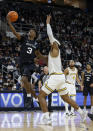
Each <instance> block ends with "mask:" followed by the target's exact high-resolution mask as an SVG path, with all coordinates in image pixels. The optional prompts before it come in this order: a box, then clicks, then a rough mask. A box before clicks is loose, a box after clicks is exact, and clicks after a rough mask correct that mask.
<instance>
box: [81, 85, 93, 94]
mask: <svg viewBox="0 0 93 131" xmlns="http://www.w3.org/2000/svg"><path fill="white" fill-rule="evenodd" d="M88 94H89V95H90V96H93V88H91V87H90V86H88V85H85V86H84V89H83V96H88Z"/></svg>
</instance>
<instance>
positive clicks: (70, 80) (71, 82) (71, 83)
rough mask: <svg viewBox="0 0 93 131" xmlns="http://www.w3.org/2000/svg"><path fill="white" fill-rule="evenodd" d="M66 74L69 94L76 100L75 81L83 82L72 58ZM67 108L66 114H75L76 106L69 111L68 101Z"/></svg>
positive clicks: (65, 71)
mask: <svg viewBox="0 0 93 131" xmlns="http://www.w3.org/2000/svg"><path fill="white" fill-rule="evenodd" d="M64 74H65V76H66V87H67V90H68V92H69V96H70V97H71V98H72V99H73V100H74V101H76V87H75V83H76V81H77V82H78V83H79V85H81V82H80V80H79V78H78V70H77V68H76V67H75V62H74V61H73V60H70V62H69V67H68V68H66V69H65V70H64ZM65 110H66V115H67V116H69V115H72V116H75V113H74V108H73V107H71V112H70V113H69V110H68V103H65Z"/></svg>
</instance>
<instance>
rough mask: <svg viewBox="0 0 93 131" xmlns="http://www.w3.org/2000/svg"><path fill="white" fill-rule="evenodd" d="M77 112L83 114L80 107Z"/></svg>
mask: <svg viewBox="0 0 93 131" xmlns="http://www.w3.org/2000/svg"><path fill="white" fill-rule="evenodd" d="M77 112H78V113H79V114H80V115H82V114H83V110H82V109H81V108H80V107H79V109H78V110H77Z"/></svg>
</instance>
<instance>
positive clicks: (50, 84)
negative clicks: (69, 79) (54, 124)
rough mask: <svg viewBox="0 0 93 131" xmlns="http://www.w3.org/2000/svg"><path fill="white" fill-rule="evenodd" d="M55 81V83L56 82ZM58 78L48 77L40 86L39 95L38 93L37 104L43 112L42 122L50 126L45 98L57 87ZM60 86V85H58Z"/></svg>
mask: <svg viewBox="0 0 93 131" xmlns="http://www.w3.org/2000/svg"><path fill="white" fill-rule="evenodd" d="M56 79H57V81H56ZM59 81H61V80H60V78H59V79H58V77H57V76H50V78H49V79H48V80H47V81H46V82H45V83H44V85H43V86H42V88H41V90H40V93H39V96H38V98H39V102H40V106H41V109H42V111H43V120H46V122H45V124H50V123H51V121H50V116H49V111H48V107H47V103H46V99H45V98H46V96H48V95H49V94H51V93H52V92H53V91H54V90H55V89H56V87H57V84H58V83H59ZM59 84H60V83H59Z"/></svg>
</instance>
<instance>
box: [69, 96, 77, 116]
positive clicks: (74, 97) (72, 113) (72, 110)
mask: <svg viewBox="0 0 93 131" xmlns="http://www.w3.org/2000/svg"><path fill="white" fill-rule="evenodd" d="M71 99H72V100H73V101H76V95H73V96H71ZM70 115H72V116H74V115H75V113H74V108H73V107H72V106H71V114H70Z"/></svg>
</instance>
